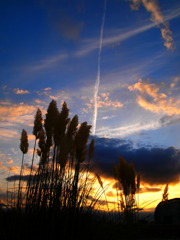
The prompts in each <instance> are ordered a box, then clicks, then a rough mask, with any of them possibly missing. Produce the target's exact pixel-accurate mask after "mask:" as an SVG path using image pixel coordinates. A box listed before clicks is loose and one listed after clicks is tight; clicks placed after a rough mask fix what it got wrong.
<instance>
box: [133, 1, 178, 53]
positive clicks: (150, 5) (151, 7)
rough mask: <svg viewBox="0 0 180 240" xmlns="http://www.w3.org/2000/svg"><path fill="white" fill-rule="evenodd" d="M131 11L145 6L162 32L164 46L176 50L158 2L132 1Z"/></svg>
mask: <svg viewBox="0 0 180 240" xmlns="http://www.w3.org/2000/svg"><path fill="white" fill-rule="evenodd" d="M130 1H131V2H132V3H131V5H130V7H131V9H133V10H138V9H139V7H140V5H141V4H143V6H144V7H145V9H146V10H147V11H148V12H150V13H151V20H152V21H153V22H154V23H155V24H156V25H158V27H159V28H160V31H161V36H162V38H163V39H164V46H165V47H167V48H168V49H174V41H173V38H172V32H171V30H170V29H169V25H168V23H167V22H166V21H165V18H164V16H163V14H162V13H161V11H160V8H159V6H158V4H157V1H156V0H130Z"/></svg>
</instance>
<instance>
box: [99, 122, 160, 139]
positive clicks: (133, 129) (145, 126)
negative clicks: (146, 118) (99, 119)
mask: <svg viewBox="0 0 180 240" xmlns="http://www.w3.org/2000/svg"><path fill="white" fill-rule="evenodd" d="M160 127H161V124H160V122H159V121H157V120H152V121H150V122H136V123H132V124H128V125H124V126H121V127H116V128H112V127H102V128H99V129H97V135H98V136H103V137H110V138H117V137H127V136H129V135H133V134H136V133H139V132H141V131H148V130H155V129H158V128H160Z"/></svg>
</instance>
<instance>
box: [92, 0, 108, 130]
mask: <svg viewBox="0 0 180 240" xmlns="http://www.w3.org/2000/svg"><path fill="white" fill-rule="evenodd" d="M106 5H107V0H105V1H104V11H103V17H102V24H101V29H100V41H99V53H98V71H97V78H96V83H95V87H94V115H93V128H92V134H95V133H96V122H97V113H98V106H97V97H98V92H99V84H100V80H101V51H102V42H103V32H104V23H105V16H106Z"/></svg>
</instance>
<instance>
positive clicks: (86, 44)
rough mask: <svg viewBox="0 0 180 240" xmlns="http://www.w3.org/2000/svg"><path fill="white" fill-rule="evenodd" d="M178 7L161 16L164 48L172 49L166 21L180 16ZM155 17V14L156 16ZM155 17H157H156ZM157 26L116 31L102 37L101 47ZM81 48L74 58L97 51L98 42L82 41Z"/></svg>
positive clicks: (94, 39) (152, 24)
mask: <svg viewBox="0 0 180 240" xmlns="http://www.w3.org/2000/svg"><path fill="white" fill-rule="evenodd" d="M179 10H180V9H179V7H178V8H177V9H175V10H174V9H172V10H171V11H170V12H167V13H166V15H165V16H163V21H162V25H163V27H162V28H161V29H162V35H163V36H162V37H163V38H164V39H165V38H166V39H165V43H164V44H165V45H167V46H166V47H168V48H171V47H173V39H172V36H171V31H170V30H169V28H168V24H167V21H169V20H171V19H174V18H176V17H179V16H180V11H179ZM156 15H157V14H156ZM156 17H157V16H156ZM156 25H157V22H155V21H153V22H152V23H149V24H146V25H143V26H141V27H138V28H134V27H133V28H132V27H131V28H125V29H119V30H116V32H115V33H114V35H112V34H111V36H108V37H104V39H103V47H108V46H109V47H111V46H112V44H119V43H120V42H122V41H125V40H127V39H129V38H131V37H133V36H136V35H138V34H140V33H143V32H145V31H148V30H149V29H151V28H153V27H155V26H156ZM82 45H83V47H82V48H81V49H79V50H78V51H77V52H76V54H75V55H76V56H79V57H83V56H85V55H87V54H89V53H91V52H92V51H94V50H97V49H98V47H99V40H98V39H97V38H92V39H85V40H83V41H82Z"/></svg>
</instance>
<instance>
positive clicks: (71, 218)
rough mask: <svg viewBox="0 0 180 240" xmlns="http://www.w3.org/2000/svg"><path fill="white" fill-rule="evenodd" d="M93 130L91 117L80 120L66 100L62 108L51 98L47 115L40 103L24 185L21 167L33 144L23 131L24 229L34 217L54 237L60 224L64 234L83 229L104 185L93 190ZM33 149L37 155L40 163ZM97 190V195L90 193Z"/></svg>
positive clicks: (20, 199)
mask: <svg viewBox="0 0 180 240" xmlns="http://www.w3.org/2000/svg"><path fill="white" fill-rule="evenodd" d="M90 130H91V125H88V123H87V122H83V123H81V124H79V122H78V116H77V115H75V116H74V117H73V118H72V119H70V118H69V109H68V107H67V104H66V102H64V103H63V104H62V109H61V111H59V109H58V107H57V103H56V101H54V100H52V101H51V102H50V104H49V106H48V109H47V113H46V115H45V119H44V120H43V118H42V112H41V110H40V109H39V108H38V109H37V112H36V115H35V119H34V127H33V135H34V136H35V142H34V148H33V154H32V161H31V166H30V172H29V175H28V176H27V183H26V187H24V188H22V187H21V182H22V171H23V166H24V154H26V153H27V152H28V145H29V144H28V136H27V133H26V131H25V130H23V131H22V135H21V143H20V149H21V151H22V153H23V157H22V164H21V171H20V177H19V188H18V194H17V201H16V202H17V204H16V208H17V209H18V212H19V214H20V216H21V220H22V219H24V218H25V219H26V224H25V222H24V221H23V222H22V226H24V227H23V228H24V229H25V228H27V226H28V224H27V223H29V224H32V223H30V221H32V222H33V226H34V223H37V220H38V222H39V223H40V229H41V231H44V230H45V231H47V229H50V231H49V230H48V234H50V235H49V236H50V237H51V238H53V237H54V236H57V234H56V231H58V232H59V228H61V229H62V231H61V235H63V237H65V236H66V237H68V238H70V237H71V235H73V236H74V234H76V233H77V232H78V231H79V227H80V226H81V225H83V222H84V217H85V216H86V221H87V219H90V216H91V213H92V210H93V209H94V208H95V205H96V203H97V200H96V199H98V198H99V197H100V195H101V194H102V193H103V191H104V190H103V188H102V186H101V188H100V190H98V194H97V193H94V192H93V191H94V187H93V186H94V183H95V181H96V179H97V176H96V174H94V175H93V174H92V173H93V169H92V167H91V161H92V158H93V153H94V140H93V139H92V140H91V141H90V140H89V136H90ZM35 155H37V156H38V159H39V163H38V166H36V167H35V165H34V159H35ZM37 156H36V157H37ZM93 194H95V196H96V199H93V198H92V196H93ZM92 199H93V200H92ZM22 216H23V217H22ZM34 218H36V220H34ZM60 225H61V226H60Z"/></svg>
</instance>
